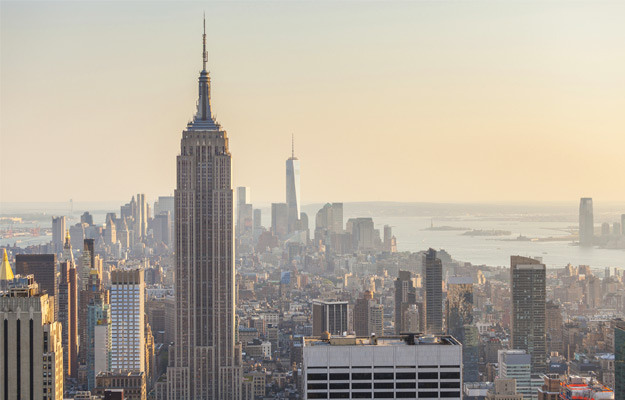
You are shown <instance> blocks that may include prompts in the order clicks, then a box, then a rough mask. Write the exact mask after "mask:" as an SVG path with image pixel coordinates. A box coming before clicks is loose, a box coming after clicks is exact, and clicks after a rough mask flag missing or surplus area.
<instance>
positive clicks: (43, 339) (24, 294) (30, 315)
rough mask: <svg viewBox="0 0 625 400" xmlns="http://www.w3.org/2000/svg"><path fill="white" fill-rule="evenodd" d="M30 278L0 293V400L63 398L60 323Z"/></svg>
mask: <svg viewBox="0 0 625 400" xmlns="http://www.w3.org/2000/svg"><path fill="white" fill-rule="evenodd" d="M53 303H54V302H53V300H52V299H50V298H49V297H48V295H47V294H40V293H39V286H38V285H37V283H36V282H35V281H34V276H33V275H28V276H27V277H20V276H17V277H16V278H15V279H13V280H11V281H9V282H8V288H7V290H5V291H3V292H2V293H1V294H0V324H1V325H0V398H3V399H20V398H21V399H29V398H35V399H44V400H56V399H58V400H62V399H63V345H62V339H61V324H60V323H59V322H57V321H55V320H54V304H53Z"/></svg>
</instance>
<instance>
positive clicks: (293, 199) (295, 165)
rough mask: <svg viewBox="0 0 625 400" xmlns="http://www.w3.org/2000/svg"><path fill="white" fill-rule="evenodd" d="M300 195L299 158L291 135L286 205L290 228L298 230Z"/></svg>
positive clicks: (287, 165) (287, 166)
mask: <svg viewBox="0 0 625 400" xmlns="http://www.w3.org/2000/svg"><path fill="white" fill-rule="evenodd" d="M301 206H302V205H301V204H300V196H299V160H298V159H297V157H295V140H294V138H293V137H291V157H290V158H289V159H288V160H286V207H287V220H288V230H289V232H293V231H295V230H297V229H296V228H297V221H299V215H300V210H301Z"/></svg>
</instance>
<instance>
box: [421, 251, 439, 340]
mask: <svg viewBox="0 0 625 400" xmlns="http://www.w3.org/2000/svg"><path fill="white" fill-rule="evenodd" d="M424 275H425V332H426V333H430V334H434V335H440V334H441V333H443V263H442V262H441V260H440V259H439V258H437V257H436V250H434V249H429V250H428V252H427V253H426V255H425V274H424Z"/></svg>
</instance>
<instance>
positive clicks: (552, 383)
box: [538, 374, 562, 400]
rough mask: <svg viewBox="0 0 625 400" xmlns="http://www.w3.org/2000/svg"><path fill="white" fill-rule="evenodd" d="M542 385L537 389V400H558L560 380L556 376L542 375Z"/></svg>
mask: <svg viewBox="0 0 625 400" xmlns="http://www.w3.org/2000/svg"><path fill="white" fill-rule="evenodd" d="M542 378H543V384H542V386H541V387H540V388H538V400H560V390H561V383H562V382H561V380H560V375H558V374H548V375H543V376H542Z"/></svg>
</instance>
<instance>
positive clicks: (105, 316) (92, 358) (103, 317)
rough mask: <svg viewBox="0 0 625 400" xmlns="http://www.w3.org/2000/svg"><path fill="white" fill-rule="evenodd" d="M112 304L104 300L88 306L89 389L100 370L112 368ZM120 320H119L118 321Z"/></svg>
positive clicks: (94, 385)
mask: <svg viewBox="0 0 625 400" xmlns="http://www.w3.org/2000/svg"><path fill="white" fill-rule="evenodd" d="M110 311H111V310H110V306H109V305H108V304H107V303H105V302H103V301H96V302H92V303H91V304H89V305H88V306H87V320H86V325H87V329H86V334H87V340H85V343H86V347H87V348H86V349H85V350H84V351H85V353H86V355H87V357H86V358H87V389H89V390H93V389H94V388H95V387H96V385H97V382H96V377H97V375H98V374H99V373H100V372H106V371H110V370H111V361H112V360H111V354H112V353H111V350H112V348H111V347H112V337H111V334H112V330H111V312H110ZM118 322H119V321H118Z"/></svg>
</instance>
